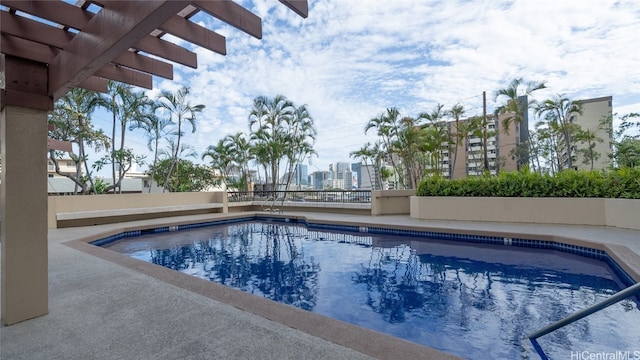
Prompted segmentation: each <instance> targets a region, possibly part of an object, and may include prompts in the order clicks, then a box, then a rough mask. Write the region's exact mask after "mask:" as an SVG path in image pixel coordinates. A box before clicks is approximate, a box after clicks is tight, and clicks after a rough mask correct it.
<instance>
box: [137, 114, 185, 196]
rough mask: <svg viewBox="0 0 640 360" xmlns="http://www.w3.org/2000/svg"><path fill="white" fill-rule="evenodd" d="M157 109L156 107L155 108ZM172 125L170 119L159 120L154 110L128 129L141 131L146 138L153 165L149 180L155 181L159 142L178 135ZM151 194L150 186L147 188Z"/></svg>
mask: <svg viewBox="0 0 640 360" xmlns="http://www.w3.org/2000/svg"><path fill="white" fill-rule="evenodd" d="M156 108H157V106H156ZM174 125H175V124H174V123H173V122H171V119H167V118H160V117H158V116H157V115H156V114H155V110H154V111H151V112H150V113H149V116H146V117H144V118H142V119H141V120H140V121H136V122H134V123H133V124H131V125H130V127H129V129H142V130H144V132H145V137H146V138H147V148H148V149H149V151H152V152H153V163H152V164H151V169H150V170H151V174H150V175H151V179H155V175H156V174H155V170H156V168H157V167H156V165H157V162H158V155H159V150H160V141H161V140H163V139H166V138H168V137H169V138H173V137H175V136H177V135H178V133H177V132H176V131H175V128H174ZM149 192H151V186H149Z"/></svg>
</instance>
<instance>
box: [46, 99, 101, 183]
mask: <svg viewBox="0 0 640 360" xmlns="http://www.w3.org/2000/svg"><path fill="white" fill-rule="evenodd" d="M100 104H101V99H100V95H99V94H98V93H96V92H94V91H90V90H85V89H81V88H74V89H72V90H70V91H69V92H67V93H66V94H65V95H64V96H63V97H62V98H60V99H59V100H58V101H57V102H56V104H55V109H54V111H53V112H52V114H51V115H50V116H49V122H50V123H52V124H54V125H55V129H54V130H52V131H50V132H49V134H50V136H52V137H53V138H55V139H57V140H62V141H69V142H73V143H76V144H77V145H78V155H77V156H76V155H74V154H70V156H71V157H72V159H74V161H75V163H76V174H75V176H71V175H68V174H65V173H62V172H61V171H60V167H59V166H58V161H57V159H56V154H55V150H49V158H50V160H51V162H53V164H54V166H55V170H56V173H58V174H59V175H62V176H66V177H67V178H69V179H71V180H72V181H73V182H74V183H75V186H76V191H77V190H78V188H79V189H80V192H81V193H83V194H87V193H89V192H95V185H94V183H93V178H92V177H91V173H90V172H89V166H88V164H87V158H88V156H87V153H86V146H93V147H94V148H95V149H96V150H100V149H101V148H108V147H109V139H108V137H107V136H106V135H105V134H104V133H103V132H102V130H95V129H94V127H93V124H92V123H91V114H92V113H93V112H94V111H95V110H96V109H97V108H98V107H99V106H100ZM82 165H84V168H85V170H86V171H87V175H86V178H87V180H88V182H89V185H90V187H89V188H87V185H86V183H85V181H84V180H83V177H82V176H81V175H82V174H81V173H82Z"/></svg>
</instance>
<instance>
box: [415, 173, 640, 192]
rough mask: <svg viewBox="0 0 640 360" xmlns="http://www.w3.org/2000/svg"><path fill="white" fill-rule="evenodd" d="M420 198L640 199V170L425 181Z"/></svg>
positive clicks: (508, 175)
mask: <svg viewBox="0 0 640 360" xmlns="http://www.w3.org/2000/svg"><path fill="white" fill-rule="evenodd" d="M416 194H417V195H418V196H477V197H479V196H502V197H591V198H603V197H605V198H625V199H640V168H623V169H618V170H612V171H608V172H604V171H573V170H566V171H562V172H560V173H559V174H556V175H555V176H551V175H548V174H538V173H534V172H530V171H528V170H524V171H520V172H503V173H500V174H499V175H498V176H493V177H486V176H483V177H470V178H466V179H456V180H448V179H445V178H442V177H429V178H425V179H423V180H422V181H421V182H420V184H419V186H418V189H417V191H416Z"/></svg>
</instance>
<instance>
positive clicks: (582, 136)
mask: <svg viewBox="0 0 640 360" xmlns="http://www.w3.org/2000/svg"><path fill="white" fill-rule="evenodd" d="M575 140H576V141H577V142H579V143H582V144H585V143H586V145H587V147H586V148H585V149H579V151H580V152H581V153H582V154H583V157H584V160H583V162H584V163H585V164H586V163H590V164H591V169H590V170H593V163H594V162H595V160H598V159H599V158H600V155H601V154H600V153H599V152H597V151H595V150H594V148H595V147H596V143H602V142H604V140H603V139H602V138H600V137H599V136H598V135H596V133H595V132H594V131H593V130H591V129H587V130H580V131H578V133H577V134H576V136H575Z"/></svg>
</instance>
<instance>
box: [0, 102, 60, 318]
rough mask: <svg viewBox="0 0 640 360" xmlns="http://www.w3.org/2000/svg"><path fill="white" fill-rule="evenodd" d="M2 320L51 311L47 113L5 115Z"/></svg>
mask: <svg viewBox="0 0 640 360" xmlns="http://www.w3.org/2000/svg"><path fill="white" fill-rule="evenodd" d="M0 122H1V124H0V141H1V148H2V177H1V181H2V183H1V184H0V203H1V204H0V236H1V239H0V241H2V248H1V253H2V256H1V259H0V261H1V263H2V267H1V273H2V288H1V297H2V307H1V311H2V322H3V323H4V324H5V325H10V324H13V323H17V322H20V321H23V320H27V319H31V318H34V317H37V316H41V315H45V314H47V313H48V303H49V302H48V295H49V291H48V259H47V253H48V252H47V158H46V155H47V111H44V110H35V109H28V108H23V107H19V106H11V105H6V106H4V108H3V109H2V111H1V121H0Z"/></svg>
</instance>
